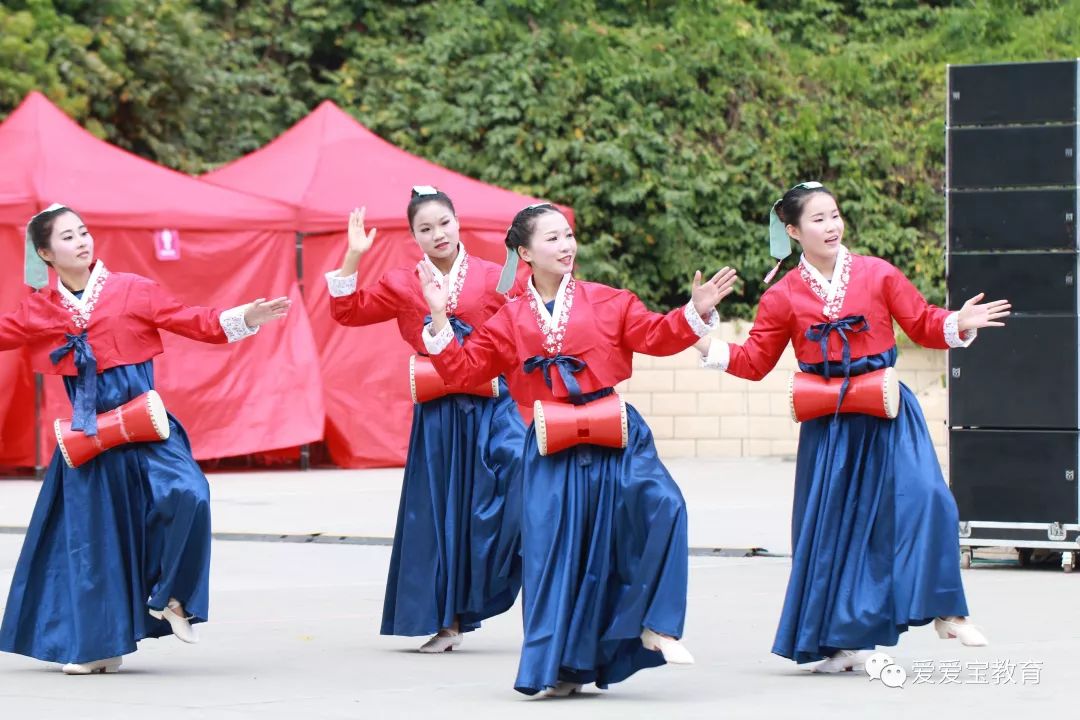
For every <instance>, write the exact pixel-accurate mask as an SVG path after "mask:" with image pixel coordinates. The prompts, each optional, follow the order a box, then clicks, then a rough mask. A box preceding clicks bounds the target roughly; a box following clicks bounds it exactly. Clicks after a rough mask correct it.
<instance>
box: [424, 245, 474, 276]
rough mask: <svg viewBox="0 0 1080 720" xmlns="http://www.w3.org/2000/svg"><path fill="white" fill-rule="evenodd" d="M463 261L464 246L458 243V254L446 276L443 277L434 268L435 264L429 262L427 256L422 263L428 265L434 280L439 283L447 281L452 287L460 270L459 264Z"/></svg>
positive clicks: (439, 271) (437, 269) (440, 272)
mask: <svg viewBox="0 0 1080 720" xmlns="http://www.w3.org/2000/svg"><path fill="white" fill-rule="evenodd" d="M464 259H465V246H464V245H463V244H462V243H461V241H458V254H457V257H455V258H454V264H453V265H451V266H450V272H448V273H447V274H446V275H443V274H442V270H440V269H439V268H437V267H435V263H434V262H432V261H431V258H429V257H428V256H427V255H424V262H426V263H427V264H428V267H429V268H431V271H432V272H433V273H434V274H435V278H436V279H437V280H439V281H442V280H443V279H447V280H448V281H449V283H450V287H453V286H454V280H456V279H457V275H458V272H459V271H460V270H461V262H462V260H464Z"/></svg>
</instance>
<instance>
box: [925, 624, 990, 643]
mask: <svg viewBox="0 0 1080 720" xmlns="http://www.w3.org/2000/svg"><path fill="white" fill-rule="evenodd" d="M934 629H935V630H937V634H938V637H939V638H941V639H942V640H951V639H953V638H955V639H957V640H959V641H960V644H961V645H967V646H968V647H986V646H987V645H989V644H990V642H989V641H988V640H987V639H986V636H985V635H983V634H982V631H981V630H979V628H977V627H975V625H973V624H972V623H970V622H968V621H967V618H964V619H963V622H956V621H955V620H948V619H945V618H934Z"/></svg>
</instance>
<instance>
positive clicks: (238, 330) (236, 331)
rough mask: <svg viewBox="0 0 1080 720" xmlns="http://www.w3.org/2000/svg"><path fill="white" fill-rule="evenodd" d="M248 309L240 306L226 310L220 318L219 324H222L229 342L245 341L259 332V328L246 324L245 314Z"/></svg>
mask: <svg viewBox="0 0 1080 720" xmlns="http://www.w3.org/2000/svg"><path fill="white" fill-rule="evenodd" d="M248 307H249V306H248V305H238V306H237V307H234V308H229V309H228V310H225V311H224V312H222V313H221V315H219V316H218V322H219V323H221V329H222V330H224V331H225V337H227V338H228V339H229V342H236V341H237V340H243V339H244V338H246V337H251V336H252V335H254V334H255V333H257V332H259V328H257V327H248V324H247V323H246V322H244V313H245V312H247V309H248Z"/></svg>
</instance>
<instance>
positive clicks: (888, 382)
mask: <svg viewBox="0 0 1080 720" xmlns="http://www.w3.org/2000/svg"><path fill="white" fill-rule="evenodd" d="M882 384H883V385H884V387H883V390H884V392H885V417H887V418H889V419H890V420H893V419H895V418H896V416H897V415H899V414H900V378H899V377H898V376H897V374H896V368H892V367H891V368H886V369H885V381H884V383H882Z"/></svg>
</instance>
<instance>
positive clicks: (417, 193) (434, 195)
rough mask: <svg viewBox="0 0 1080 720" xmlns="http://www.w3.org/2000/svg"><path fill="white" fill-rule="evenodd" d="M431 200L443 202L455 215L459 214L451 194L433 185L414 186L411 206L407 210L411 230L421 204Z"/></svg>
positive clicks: (410, 199)
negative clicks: (451, 199)
mask: <svg viewBox="0 0 1080 720" xmlns="http://www.w3.org/2000/svg"><path fill="white" fill-rule="evenodd" d="M429 202H439V203H442V204H443V205H445V206H446V209H447V210H449V211H450V213H451V214H452V215H454V216H455V217H456V216H457V211H456V210H454V203H452V202H451V201H450V196H449V195H447V194H446V193H444V192H443V191H442V190H436V189H435V188H433V187H425V188H422V189H421V188H413V190H412V197H410V198H409V207H408V208H406V210H405V215H406V217H408V218H409V229H410V230H412V225H413V218H415V217H416V213H417V212H418V211H419V210H420V206H422V205H426V204H427V203H429Z"/></svg>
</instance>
